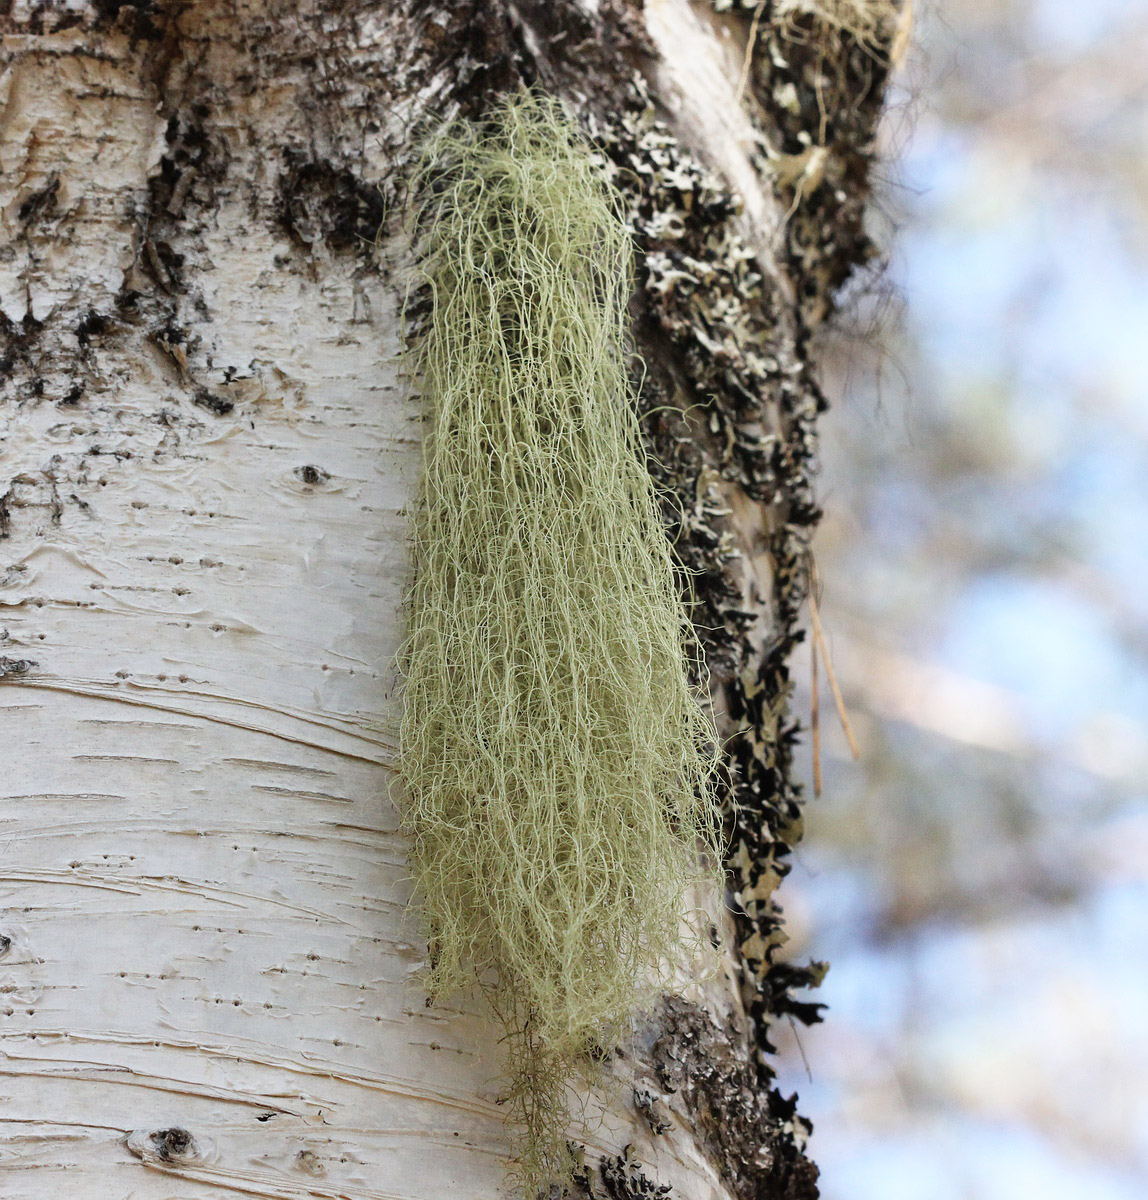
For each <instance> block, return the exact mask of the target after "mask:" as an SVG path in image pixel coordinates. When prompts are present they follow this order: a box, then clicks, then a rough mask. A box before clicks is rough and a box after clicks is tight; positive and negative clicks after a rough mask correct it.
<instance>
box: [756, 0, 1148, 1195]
mask: <svg viewBox="0 0 1148 1200" xmlns="http://www.w3.org/2000/svg"><path fill="white" fill-rule="evenodd" d="M920 7H921V5H920V3H919V4H918V8H919V9H920ZM883 159H884V164H883V166H882V168H881V171H880V173H881V174H882V176H883V178H884V184H883V186H882V196H881V208H882V211H883V214H884V216H883V218H880V219H878V220H877V221H876V222H875V231H876V233H877V235H878V238H879V240H880V241H881V242H882V244H883V245H885V246H886V247H889V248H890V252H891V257H892V261H891V264H890V267H889V269H888V271H887V273H886V276H885V280H884V283H881V284H875V283H874V281H873V280H870V281H868V290H867V291H865V292H864V294H859V295H858V296H857V298H856V302H855V304H854V305H853V308H852V311H851V314H850V316H849V318H848V321H847V323H846V326H847V327H846V328H845V329H843V330H842V331H841V332H840V333H839V335H838V340H837V343H836V344H835V347H834V350H833V355H832V359H833V362H834V363H835V364H836V365H835V367H834V368H833V369H832V370H831V371H830V378H829V379H827V381H826V382H827V385H828V390H829V391H830V394H831V395H833V396H834V397H835V398H836V399H837V402H836V403H835V406H834V409H833V411H832V412H831V413H830V414H829V416H828V417H827V418H826V420H825V422H824V445H823V463H824V466H823V471H822V476H821V497H822V500H823V502H824V505H825V508H826V512H827V516H826V521H825V524H824V526H823V528H822V530H821V532H820V534H819V536H818V539H817V543H816V550H817V560H818V565H819V568H820V573H821V577H822V580H823V584H824V591H823V603H822V618H823V621H824V624H825V627H826V631H827V635H828V637H829V640H830V643H831V646H832V649H833V657H834V663H835V666H836V668H837V674H838V677H839V678H840V680H841V684H842V687H843V690H844V694H845V699H846V702H847V707H848V712H849V716H850V719H851V721H852V723H853V725H854V727H855V729H856V733H857V737H858V740H859V742H860V744H861V749H862V758H861V761H860V762H859V763H854V762H852V761H851V760H850V758H849V755H848V751H847V747H846V743H845V739H844V737H843V736H842V735H841V731H840V727H839V726H838V725H837V724H836V718H835V717H834V716H833V712H832V704H831V702H829V701H828V697H827V695H826V691H825V688H824V686H823V687H822V697H821V714H822V716H821V720H822V725H823V727H824V748H823V755H822V759H823V770H824V777H825V778H824V790H823V794H822V796H821V798H820V799H819V800H816V801H813V802H811V804H810V806H809V809H808V833H807V837H806V840H805V842H804V844H803V846H802V847H801V848H800V850H799V851H798V854H797V856H796V861H795V864H794V869H793V873H792V875H791V876H790V879H789V880H788V881H787V883H786V885H785V888H784V889H783V902H784V904H785V907H786V909H787V912H788V914H789V917H790V921H791V927H792V930H793V932H794V935H795V942H794V945H793V948H792V949H793V953H794V955H795V956H796V957H808V956H813V957H815V958H827V959H828V960H829V961H830V962H831V964H832V966H831V970H830V972H829V975H828V977H827V979H826V981H825V985H824V987H823V989H822V994H821V996H820V997H819V998H820V999H822V1000H825V1001H827V1002H828V1003H829V1005H830V1012H829V1014H828V1020H827V1022H826V1023H825V1024H824V1025H822V1026H818V1027H816V1028H814V1029H811V1030H801V1031H800V1038H799V1039H798V1037H797V1031H793V1030H790V1029H789V1028H788V1027H783V1028H782V1029H781V1030H779V1039H780V1041H781V1042H782V1044H783V1059H782V1061H783V1071H782V1083H783V1089H784V1090H786V1091H797V1092H799V1093H800V1095H801V1098H802V1111H804V1112H806V1113H807V1114H808V1115H809V1116H811V1117H812V1118H813V1120H814V1121H815V1124H816V1131H815V1134H814V1138H813V1144H812V1153H813V1157H814V1159H815V1160H816V1161H817V1162H818V1163H819V1165H820V1166H821V1169H822V1189H823V1196H824V1197H825V1200H1030V1198H1032V1200H1061V1198H1068V1197H1072V1198H1073V1200H1078V1198H1079V1197H1082V1196H1085V1197H1088V1200H1144V1198H1145V1197H1148V0H933V3H932V4H931V5H930V6H929V7H926V8H925V9H924V11H919V12H918V19H917V31H916V47H915V49H914V50H913V51H912V52H911V53H910V55H909V56H908V59H907V61H906V63H905V64H904V67H903V69H902V72H901V75H900V81H899V87H898V89H897V91H896V93H895V95H894V98H893V107H892V109H891V111H890V114H889V117H888V119H887V122H886V127H885V135H884V145H883ZM874 347H879V350H880V352H879V353H877V352H875V350H874ZM808 669H809V667H808V659H806V660H805V664H804V665H801V664H799V673H800V674H801V675H802V676H803V678H804V681H803V682H802V683H801V684H800V685H799V689H798V693H797V696H796V698H795V703H796V704H797V705H798V706H800V707H803V708H805V710H806V711H807V712H808V705H809V703H810V691H809V686H808V674H807V673H808ZM822 679H823V681H824V675H823V676H822ZM805 754H806V761H805V774H806V778H807V779H808V778H810V776H811V770H812V764H811V763H810V762H809V756H808V748H807V749H806V751H805Z"/></svg>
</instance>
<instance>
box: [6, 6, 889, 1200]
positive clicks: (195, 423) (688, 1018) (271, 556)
mask: <svg viewBox="0 0 1148 1200" xmlns="http://www.w3.org/2000/svg"><path fill="white" fill-rule="evenodd" d="M723 8H724V9H727V10H729V9H732V10H733V11H726V12H722V11H719V10H721V9H723ZM808 8H809V6H806V5H802V4H800V3H789V4H782V3H773V4H769V3H767V4H764V5H757V4H755V3H745V2H742V3H741V5H740V7H739V6H738V5H736V4H731V3H730V2H729V0H726V3H725V4H724V5H723V4H722V3H720V2H719V3H717V4H714V3H707V2H704V0H696V2H693V3H691V2H690V0H646V3H645V6H644V7H643V6H642V5H641V4H640V3H637V2H634V0H597V2H590V0H583V2H582V3H576V2H575V0H545V2H543V0H536V2H535V0H521V2H519V3H511V2H510V0H505V2H503V0H454V2H446V0H437V2H429V0H425V2H422V3H419V2H417V0H405V2H398V0H392V2H390V3H388V2H386V0H383V2H379V0H375V2H373V3H368V2H364V0H348V2H343V3H335V2H333V0H332V2H325V0H306V2H304V3H301V4H298V5H275V4H272V3H270V2H269V0H230V2H224V0H194V2H187V0H184V2H180V0H139V2H138V3H134V4H133V3H124V2H122V0H12V2H11V3H9V5H8V6H7V15H6V16H0V32H2V34H3V63H2V70H3V74H2V75H0V105H2V112H0V219H2V244H0V386H2V392H0V397H2V401H0V403H2V405H3V408H2V413H3V417H2V422H3V424H2V439H3V440H2V442H0V451H2V459H0V722H2V724H0V739H2V742H0V744H2V745H3V748H4V752H3V765H4V779H3V784H2V795H3V799H2V808H0V837H2V844H3V850H4V852H3V859H2V862H0V887H2V889H3V896H4V904H5V913H4V916H3V923H2V925H0V934H2V936H0V1053H2V1055H3V1058H2V1062H0V1070H2V1083H0V1119H2V1121H3V1126H2V1137H3V1143H2V1148H0V1192H2V1194H3V1195H4V1196H5V1197H7V1198H9V1200H56V1198H58V1197H62V1196H71V1197H77V1198H82V1200H88V1198H91V1200H124V1198H125V1197H131V1198H132V1200H176V1198H184V1197H186V1198H188V1200H208V1198H210V1200H216V1198H223V1197H230V1196H236V1195H249V1196H262V1197H275V1198H280V1200H288V1198H291V1200H294V1198H297V1197H299V1198H301V1197H330V1198H332V1200H333V1198H335V1197H353V1198H354V1200H400V1198H401V1200H443V1198H445V1197H448V1196H449V1197H455V1198H458V1200H488V1198H493V1197H497V1196H503V1195H508V1194H509V1192H508V1190H507V1187H506V1184H505V1172H506V1154H507V1138H506V1134H505V1131H504V1128H503V1121H502V1112H501V1109H500V1106H499V1103H498V1099H499V1095H498V1087H499V1082H498V1080H499V1059H498V1047H497V1045H496V1039H497V1032H496V1026H495V1025H494V1024H493V1023H492V1022H491V1021H490V1019H489V1017H488V1016H487V1015H485V1014H484V1013H483V1012H482V1010H481V1008H480V1007H479V1005H478V1004H477V1002H470V1001H466V1000H460V1002H459V1004H458V1005H457V1007H454V1008H449V1009H448V1008H428V1007H427V1006H426V1005H425V1003H424V996H423V993H422V992H421V990H420V986H419V981H418V972H419V969H420V967H421V966H422V964H423V961H424V958H425V953H426V947H425V943H424V941H423V936H422V933H421V931H420V930H419V929H418V928H417V926H416V925H414V924H413V923H412V921H411V920H410V919H409V918H408V916H407V901H408V891H407V887H406V883H405V872H404V852H403V845H402V841H401V839H400V837H399V836H398V835H397V833H396V815H395V810H394V807H393V804H392V799H391V798H390V796H389V791H388V788H389V783H390V780H391V765H390V764H391V762H392V757H393V753H394V734H393V730H394V727H395V712H394V697H393V681H392V680H391V678H390V677H389V674H388V664H389V662H390V659H391V656H392V654H393V652H394V650H395V647H396V644H397V639H398V636H399V628H398V619H397V607H398V602H399V597H400V592H401V589H402V587H403V584H404V582H405V561H406V553H405V537H406V514H405V505H406V504H407V502H408V499H409V498H410V496H411V495H412V487H413V485H414V483H415V480H416V474H417V469H418V447H419V436H420V425H419V417H418V406H417V401H416V400H415V399H413V398H412V396H411V392H410V388H409V386H408V383H407V381H406V380H405V379H404V378H403V377H402V375H401V372H400V370H399V366H398V364H397V361H396V354H397V352H398V350H399V345H400V336H401V331H400V321H399V316H398V312H399V303H400V296H399V291H400V285H399V283H398V282H397V280H398V278H399V276H400V275H401V268H402V267H403V266H404V264H405V263H406V261H407V259H408V257H409V249H408V247H407V246H406V245H405V244H404V242H403V239H402V235H401V232H400V231H399V228H398V225H397V222H395V221H394V219H393V213H394V210H395V209H396V208H397V207H398V206H399V205H400V203H401V197H402V178H403V169H404V166H405V164H406V162H407V160H408V157H409V148H410V146H411V144H412V139H413V138H414V137H415V136H416V135H417V132H418V130H419V129H420V128H422V127H423V126H425V125H426V124H427V123H428V122H431V121H434V120H437V119H441V118H442V117H444V116H451V115H454V114H455V113H457V112H460V111H462V112H469V113H479V112H481V110H482V107H483V104H484V102H486V101H488V100H489V98H490V97H491V96H492V95H493V94H495V93H496V92H497V91H498V90H500V89H503V88H506V87H510V86H514V85H516V84H517V83H518V82H519V81H523V80H524V81H527V82H531V83H539V84H541V85H542V86H545V87H546V88H547V89H548V90H550V91H552V92H556V93H558V94H560V95H562V96H563V97H564V98H566V99H567V100H568V101H569V102H570V104H571V105H572V106H573V107H574V108H575V109H576V110H577V111H578V112H579V113H580V114H581V116H582V118H583V119H584V121H585V122H586V125H587V129H588V131H590V132H591V134H592V135H593V137H594V138H595V139H596V141H597V143H598V145H599V146H600V148H601V150H602V153H603V156H604V159H605V160H606V161H607V162H608V164H609V165H610V166H611V169H612V170H613V171H614V178H615V181H616V183H617V186H618V187H619V189H620V190H621V191H622V192H623V194H624V195H625V197H626V200H627V203H628V205H629V213H630V221H631V225H632V227H633V231H634V236H635V240H636V244H637V246H638V250H639V255H640V264H639V265H640V271H639V275H640V280H639V282H640V285H641V286H640V294H639V296H638V298H637V299H636V301H635V319H636V328H637V330H638V338H639V342H640V345H641V348H642V350H643V354H644V357H645V358H646V360H647V363H648V364H649V373H648V375H647V377H646V380H645V383H644V384H643V391H642V404H643V406H644V408H645V409H646V410H647V412H648V416H647V421H646V426H647V434H648V437H649V439H650V443H651V448H652V449H653V451H654V452H655V454H656V456H657V458H656V462H657V464H658V465H657V467H656V469H657V470H658V473H659V475H660V477H661V478H662V482H663V483H665V484H666V485H667V486H668V487H669V488H670V489H672V490H673V492H675V493H676V497H677V498H676V500H675V501H673V502H670V501H667V506H666V512H667V523H668V525H669V527H670V533H671V536H673V537H674V538H675V544H676V546H677V548H678V553H679V555H680V557H681V559H682V561H683V564H684V565H685V566H686V567H688V568H690V569H691V570H693V571H694V572H697V574H696V575H695V577H694V583H693V589H694V598H695V601H696V603H697V607H696V609H695V612H696V614H697V622H698V625H699V628H700V629H701V631H702V634H703V640H704V642H705V646H706V652H707V657H708V665H709V669H710V672H711V680H712V689H713V694H714V701H715V709H716V711H717V713H718V717H719V721H720V723H721V726H722V732H723V735H724V736H726V738H727V765H726V780H725V788H724V795H725V803H726V808H727V826H728V831H729V834H730V847H731V849H730V859H729V863H728V866H729V869H730V880H731V892H730V904H731V906H732V912H731V913H730V914H728V915H727V916H726V917H724V918H723V920H722V922H721V923H722V924H723V928H722V929H721V930H719V931H718V932H719V934H720V935H721V936H722V937H723V938H724V940H725V949H726V952H727V954H726V957H727V961H728V966H729V969H728V978H726V979H723V980H721V981H717V982H712V981H711V982H710V983H709V984H707V985H706V986H705V987H704V988H703V987H696V988H694V989H693V990H692V991H689V993H688V994H686V995H683V996H678V997H667V999H666V1000H665V1002H664V1004H663V1006H662V1008H661V1009H660V1010H659V1011H658V1012H656V1013H654V1014H651V1015H650V1017H649V1019H648V1021H647V1022H645V1023H644V1024H643V1026H642V1027H641V1028H640V1029H638V1030H636V1031H635V1035H634V1038H633V1041H632V1043H630V1044H627V1045H626V1046H624V1047H619V1048H618V1051H617V1053H616V1054H615V1055H614V1056H613V1058H612V1061H611V1062H610V1063H609V1064H608V1065H607V1066H605V1067H604V1068H603V1071H602V1076H601V1082H600V1084H599V1085H598V1086H597V1087H596V1088H595V1089H594V1091H593V1094H592V1095H590V1096H589V1097H588V1099H587V1103H588V1105H589V1110H590V1112H591V1113H592V1114H600V1115H601V1117H602V1120H601V1121H600V1123H597V1124H595V1125H594V1126H593V1127H592V1129H591V1130H590V1132H589V1133H588V1134H585V1135H580V1144H579V1150H578V1153H579V1154H580V1155H582V1156H583V1158H584V1161H585V1164H586V1166H585V1170H584V1172H581V1173H580V1174H579V1175H578V1176H576V1177H575V1178H574V1179H572V1180H571V1181H570V1184H569V1189H568V1191H569V1194H570V1195H571V1196H596V1197H602V1196H611V1197H614V1198H615V1200H628V1198H631V1197H639V1196H654V1195H662V1194H666V1195H670V1196H677V1197H682V1198H683V1200H727V1198H729V1197H736V1198H737V1200H750V1198H755V1200H782V1198H791V1200H799V1198H804V1197H812V1196H815V1195H816V1185H815V1182H814V1181H815V1178H816V1171H815V1169H814V1168H813V1167H812V1165H811V1164H810V1163H809V1162H808V1161H807V1160H806V1158H805V1157H804V1154H803V1149H802V1148H803V1145H804V1136H805V1133H806V1132H807V1128H808V1127H807V1124H806V1123H805V1122H803V1121H802V1119H801V1118H800V1117H799V1116H797V1115H796V1112H795V1109H794V1107H793V1104H792V1103H791V1102H787V1101H784V1100H783V1099H782V1098H781V1097H779V1096H778V1095H777V1094H776V1092H774V1091H773V1090H772V1087H771V1084H770V1072H769V1066H768V1051H769V1044H768V1027H769V1022H770V1020H771V1019H772V1018H774V1017H776V1016H777V1015H779V1014H785V1013H790V1014H794V1015H797V1016H798V1017H800V1018H801V1019H813V1018H814V1017H815V1015H816V1006H813V1005H810V1004H808V1003H807V1002H804V1001H802V1000H800V999H795V998H794V997H793V996H792V995H791V992H792V991H793V989H795V988H798V989H799V988H801V987H802V986H805V985H808V984H810V983H812V982H815V980H816V976H817V973H818V972H817V968H816V965H815V966H814V967H812V968H801V967H797V966H795V965H794V964H790V963H786V962H784V961H782V960H781V959H780V958H778V959H777V960H775V957H774V956H775V953H776V951H777V950H778V948H779V947H780V945H781V943H782V942H783V940H784V939H783V935H782V934H781V932H780V921H779V910H778V909H777V908H776V905H775V904H774V901H773V898H772V893H773V889H774V887H775V885H776V883H777V882H778V880H779V879H780V877H781V875H782V874H784V869H785V868H784V855H785V853H786V852H787V850H788V848H789V846H790V845H791V844H792V843H793V842H794V841H795V840H796V837H797V836H798V831H799V810H798V801H799V789H798V788H797V786H796V785H795V784H794V782H793V781H792V779H791V772H790V746H791V745H792V742H793V739H794V737H795V733H796V731H795V727H794V725H793V722H792V721H791V719H790V718H789V717H788V715H787V714H786V710H785V698H786V694H787V691H788V686H787V675H786V665H785V664H786V658H787V655H788V653H789V651H790V649H791V648H792V645H793V644H794V641H795V640H796V638H797V637H799V636H800V634H799V632H798V628H797V619H798V608H799V606H800V604H801V601H802V597H803V592H804V586H805V583H804V555H805V552H806V548H807V542H808V536H809V532H810V530H811V528H812V525H813V523H814V522H815V520H816V517H817V510H816V506H815V504H814V502H813V499H812V491H811V472H812V469H813V454H814V442H813V420H814V417H815V415H816V413H817V411H818V409H819V407H821V406H822V401H821V398H820V393H819V391H818V389H817V387H816V384H815V382H814V378H813V374H812V364H811V363H810V361H809V353H810V351H809V347H810V344H811V341H810V339H811V334H812V333H813V331H814V330H815V328H816V327H817V325H818V324H819V323H820V322H821V321H822V319H823V318H824V316H825V315H826V314H827V312H828V311H830V309H831V306H832V295H833V292H834V290H835V289H836V288H837V287H838V285H839V284H840V283H841V282H842V281H843V280H844V278H845V277H846V275H847V274H848V273H849V271H850V270H851V268H852V267H853V265H854V264H855V263H857V262H860V261H863V260H864V258H865V257H866V255H867V254H868V246H867V243H866V241H865V238H864V235H863V233H862V231H861V224H860V222H861V212H862V209H863V206H864V203H865V200H866V188H867V166H868V159H869V147H870V141H871V135H872V127H873V122H874V120H875V118H876V115H877V112H878V108H879V103H880V96H881V89H882V85H883V82H884V77H885V72H886V68H887V65H888V60H889V53H890V42H891V39H892V37H893V34H894V29H893V25H894V22H893V20H892V19H891V17H890V19H889V20H884V19H882V20H881V21H880V22H878V23H877V24H876V25H874V26H873V28H872V30H870V31H869V33H868V34H867V35H866V36H857V31H855V32H854V33H852V34H851V33H848V32H843V31H842V30H841V29H840V28H839V27H838V26H837V25H836V24H834V23H833V22H830V21H828V20H826V19H823V18H819V17H817V16H815V15H811V13H810V12H809V11H807V9H808ZM735 195H736V196H738V197H740V200H739V201H735V199H734V197H735ZM380 229H381V230H382V242H381V246H380V248H379V249H377V250H376V247H375V245H374V241H375V238H376V234H377V233H379V231H380ZM392 271H394V272H395V273H394V274H392ZM659 1189H661V1190H659ZM666 1189H671V1190H668V1191H667V1190H666Z"/></svg>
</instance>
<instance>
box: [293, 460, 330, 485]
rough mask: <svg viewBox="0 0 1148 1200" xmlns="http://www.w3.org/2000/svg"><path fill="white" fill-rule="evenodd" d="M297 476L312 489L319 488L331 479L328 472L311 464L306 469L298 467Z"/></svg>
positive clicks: (296, 469)
mask: <svg viewBox="0 0 1148 1200" xmlns="http://www.w3.org/2000/svg"><path fill="white" fill-rule="evenodd" d="M295 475H296V476H297V477H298V478H299V479H301V480H302V481H303V482H304V483H305V484H308V485H309V486H310V487H318V486H320V485H321V484H324V483H326V482H327V480H328V479H330V478H331V475H330V473H329V472H328V471H324V470H323V468H322V467H316V466H313V465H311V464H310V463H308V465H307V466H305V467H296V468H295Z"/></svg>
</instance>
